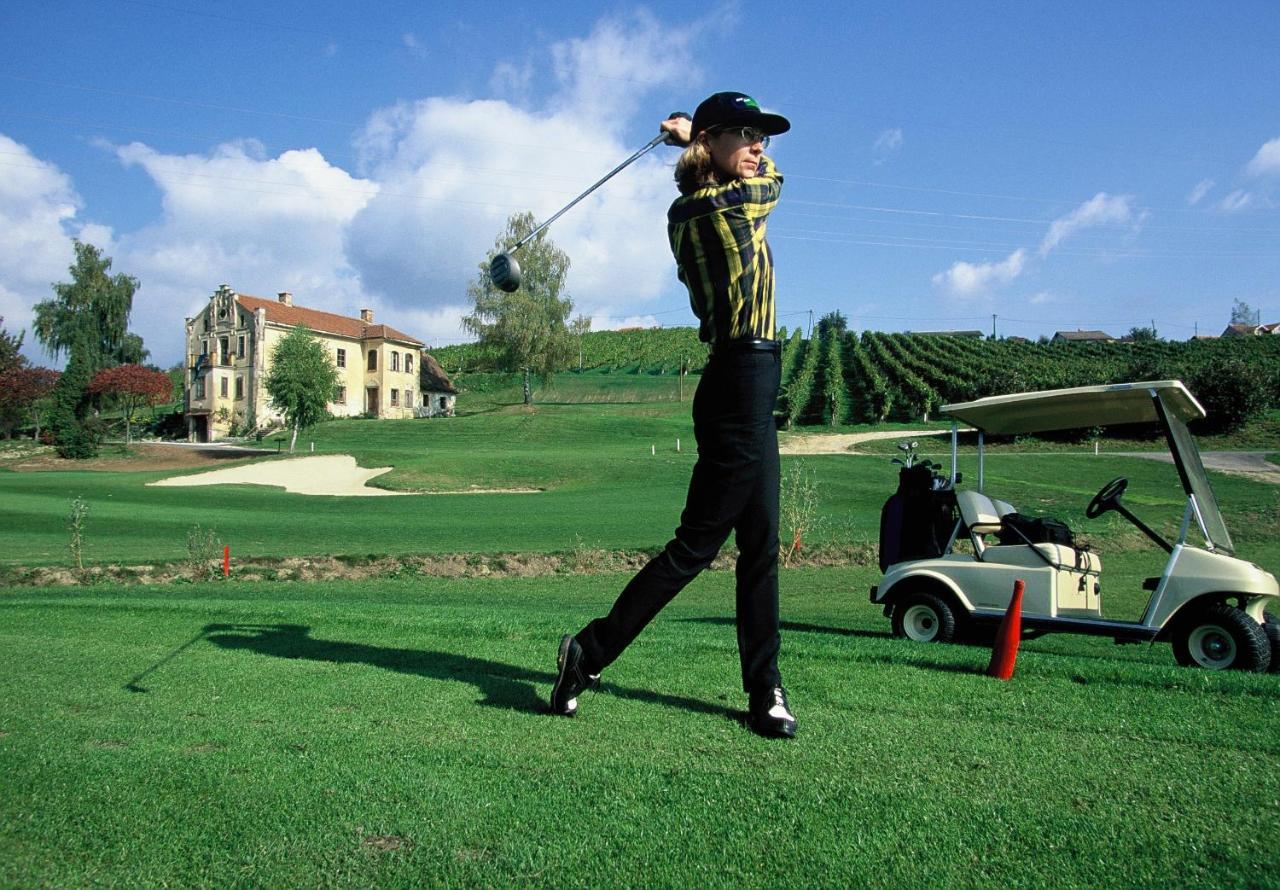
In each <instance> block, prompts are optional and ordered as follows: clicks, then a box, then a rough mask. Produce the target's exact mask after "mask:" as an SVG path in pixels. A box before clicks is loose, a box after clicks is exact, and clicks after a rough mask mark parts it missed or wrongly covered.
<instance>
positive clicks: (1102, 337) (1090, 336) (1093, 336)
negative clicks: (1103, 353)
mask: <svg viewBox="0 0 1280 890" xmlns="http://www.w3.org/2000/svg"><path fill="white" fill-rule="evenodd" d="M1115 339H1116V338H1115V337H1113V336H1111V335H1110V334H1108V333H1107V332H1106V331H1082V330H1079V329H1078V328H1077V329H1076V330H1074V331H1058V332H1057V333H1055V334H1054V335H1053V339H1052V340H1050V341H1049V342H1051V343H1086V342H1100V343H1114V342H1115Z"/></svg>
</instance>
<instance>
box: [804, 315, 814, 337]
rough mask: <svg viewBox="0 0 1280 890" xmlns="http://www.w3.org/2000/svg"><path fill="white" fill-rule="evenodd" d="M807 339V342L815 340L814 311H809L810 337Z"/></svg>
mask: <svg viewBox="0 0 1280 890" xmlns="http://www.w3.org/2000/svg"><path fill="white" fill-rule="evenodd" d="M805 339H806V340H812V339H813V310H812V309H810V310H809V335H808V336H807V337H806V338H805Z"/></svg>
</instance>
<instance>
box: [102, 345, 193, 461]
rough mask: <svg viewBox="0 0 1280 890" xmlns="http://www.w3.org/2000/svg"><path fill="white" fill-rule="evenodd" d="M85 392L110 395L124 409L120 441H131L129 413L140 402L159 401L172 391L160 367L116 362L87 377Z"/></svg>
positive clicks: (151, 403)
mask: <svg viewBox="0 0 1280 890" xmlns="http://www.w3.org/2000/svg"><path fill="white" fill-rule="evenodd" d="M89 392H90V394H92V395H95V396H110V397H114V399H115V400H116V402H117V404H119V405H120V407H121V408H123V409H124V444H125V446H126V447H128V445H129V444H130V443H131V442H132V441H133V415H134V413H135V412H136V411H137V410H138V409H139V408H141V407H143V406H144V405H147V406H155V405H163V404H164V403H165V402H167V401H169V398H170V397H171V396H172V395H173V382H172V381H170V380H169V375H168V374H166V373H165V372H164V371H153V370H151V369H150V368H144V367H142V366H141V365H116V366H115V367H114V368H103V369H102V370H101V371H99V372H98V373H97V374H94V375H93V379H92V380H90V381H89Z"/></svg>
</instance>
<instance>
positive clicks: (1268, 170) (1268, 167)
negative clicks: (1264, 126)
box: [1246, 136, 1280, 176]
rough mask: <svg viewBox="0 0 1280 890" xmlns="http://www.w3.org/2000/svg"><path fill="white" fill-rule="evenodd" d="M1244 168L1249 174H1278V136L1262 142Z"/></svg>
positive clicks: (1279, 147)
mask: <svg viewBox="0 0 1280 890" xmlns="http://www.w3.org/2000/svg"><path fill="white" fill-rule="evenodd" d="M1246 170H1247V172H1248V173H1249V175H1250V176H1268V175H1273V174H1280V136H1277V137H1276V138H1275V139H1272V140H1271V141H1269V142H1265V143H1263V145H1262V148H1260V149H1258V153H1257V154H1255V155H1254V156H1253V160H1251V161H1249V166H1248V167H1247V168H1246Z"/></svg>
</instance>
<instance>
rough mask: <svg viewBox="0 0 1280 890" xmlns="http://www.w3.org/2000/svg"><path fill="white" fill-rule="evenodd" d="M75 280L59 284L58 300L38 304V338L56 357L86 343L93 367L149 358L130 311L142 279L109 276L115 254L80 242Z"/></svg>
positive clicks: (77, 244)
mask: <svg viewBox="0 0 1280 890" xmlns="http://www.w3.org/2000/svg"><path fill="white" fill-rule="evenodd" d="M75 250H76V261H75V263H74V264H72V266H71V268H70V271H71V282H70V283H69V284H68V283H62V284H54V285H53V291H54V294H55V296H54V298H53V299H51V300H43V301H41V302H39V303H36V305H35V313H36V319H35V325H34V327H35V333H36V340H38V341H39V342H40V344H41V345H42V346H44V348H45V349H46V350H47V351H48V352H49V353H50V354H52V355H53V356H54V357H55V358H56V357H57V356H60V355H62V354H63V353H66V354H67V355H70V354H71V350H72V348H73V347H75V346H76V345H77V344H79V343H81V338H83V345H84V346H85V347H87V348H88V350H89V360H90V365H91V366H92V368H93V370H94V371H95V372H96V371H97V370H98V369H99V368H105V367H108V366H110V365H117V364H121V363H122V362H124V361H127V360H129V359H133V360H134V361H140V360H141V358H142V357H143V355H142V353H145V350H143V349H142V339H141V338H140V337H138V336H137V335H136V334H130V333H129V313H130V312H132V311H133V295H134V292H135V291H137V289H138V279H136V278H134V277H133V276H131V275H125V274H123V273H121V274H118V275H109V274H108V272H109V271H110V269H111V257H108V256H103V255H102V251H101V250H99V249H98V248H97V247H94V246H93V245H92V244H85V243H84V242H82V241H77V242H75Z"/></svg>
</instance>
